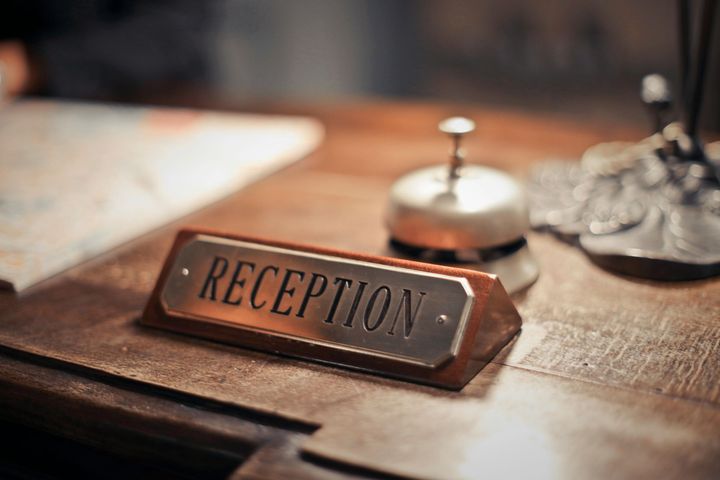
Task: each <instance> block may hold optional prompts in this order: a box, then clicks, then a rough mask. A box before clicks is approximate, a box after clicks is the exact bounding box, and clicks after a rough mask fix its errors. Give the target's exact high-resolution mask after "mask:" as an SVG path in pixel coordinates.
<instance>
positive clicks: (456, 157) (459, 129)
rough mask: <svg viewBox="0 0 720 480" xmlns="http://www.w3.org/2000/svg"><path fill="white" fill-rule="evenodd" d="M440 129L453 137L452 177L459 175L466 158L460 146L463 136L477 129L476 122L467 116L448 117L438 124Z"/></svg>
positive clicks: (451, 153)
mask: <svg viewBox="0 0 720 480" xmlns="http://www.w3.org/2000/svg"><path fill="white" fill-rule="evenodd" d="M438 130H440V131H441V132H443V133H445V134H447V135H449V136H450V138H451V139H452V142H453V144H452V148H451V150H450V178H457V177H458V170H459V169H460V167H461V166H462V164H463V160H464V159H465V151H464V150H463V148H462V147H461V146H460V142H461V140H462V136H463V135H465V134H466V133H470V132H472V131H474V130H475V122H473V121H472V120H470V119H469V118H465V117H450V118H446V119H445V120H443V121H442V122H440V123H439V124H438Z"/></svg>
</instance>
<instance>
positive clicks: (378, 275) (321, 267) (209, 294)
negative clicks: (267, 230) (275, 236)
mask: <svg viewBox="0 0 720 480" xmlns="http://www.w3.org/2000/svg"><path fill="white" fill-rule="evenodd" d="M160 299H161V304H162V306H163V308H164V309H165V311H166V313H167V314H168V315H170V316H175V317H181V318H185V319H192V320H196V321H200V322H208V323H216V324H223V325H228V326H232V327H234V328H238V329H241V330H253V331H257V332H263V333H267V334H270V335H273V336H278V337H283V338H289V339H292V340H295V341H300V342H304V343H307V344H309V345H310V346H312V345H323V346H326V347H331V348H335V349H340V350H351V351H353V352H357V353H362V354H366V355H368V356H374V357H381V358H388V359H392V360H394V361H400V362H404V363H409V364H413V365H420V366H424V367H429V368H434V367H438V366H440V365H442V364H443V363H444V362H446V361H448V360H450V359H452V358H453V357H454V356H455V355H457V353H458V350H459V348H460V341H461V339H462V337H463V334H464V332H465V328H466V326H467V323H468V319H469V316H470V312H471V310H472V307H473V304H474V301H475V297H474V294H473V291H472V289H471V288H470V285H469V283H468V281H467V280H466V279H465V278H463V277H453V276H447V275H441V274H436V273H429V272H423V271H418V270H412V269H407V268H398V267H394V266H387V265H382V264H376V263H370V262H364V261H359V260H352V259H347V258H342V257H334V256H331V255H323V254H316V253H309V252H305V251H300V250H290V249H286V248H279V247H274V246H268V245H263V244H260V243H251V242H245V241H239V240H231V239H227V238H222V237H215V236H211V235H203V234H199V235H197V236H195V237H194V238H193V239H191V240H190V241H188V242H187V243H186V244H185V245H183V246H182V247H181V249H180V251H179V253H178V255H177V256H176V257H175V261H174V263H173V265H172V267H171V269H170V272H169V274H168V275H167V278H166V281H165V284H164V286H163V287H162V291H161V296H160Z"/></svg>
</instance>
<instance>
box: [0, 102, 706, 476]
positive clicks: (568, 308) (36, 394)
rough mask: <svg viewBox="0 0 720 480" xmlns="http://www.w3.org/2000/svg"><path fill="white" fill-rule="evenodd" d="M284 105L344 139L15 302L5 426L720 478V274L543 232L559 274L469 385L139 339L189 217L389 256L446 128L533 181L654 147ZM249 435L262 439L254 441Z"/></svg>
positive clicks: (418, 113) (257, 453) (235, 453)
mask: <svg viewBox="0 0 720 480" xmlns="http://www.w3.org/2000/svg"><path fill="white" fill-rule="evenodd" d="M265 110H266V111H271V112H273V111H277V112H283V113H304V114H311V115H315V116H317V117H318V118H320V119H321V120H322V121H323V122H324V124H325V126H326V127H327V139H326V142H325V143H324V144H323V146H322V147H321V148H320V150H318V151H317V152H316V153H314V154H313V155H311V156H310V157H309V158H307V159H305V160H303V161H302V162H300V163H298V164H296V165H294V166H292V167H290V168H288V169H286V170H284V171H282V172H280V173H278V174H276V175H274V176H272V177H270V178H268V179H266V180H263V181H261V182H260V183H257V184H255V185H253V186H251V187H249V188H247V189H246V190H244V191H242V192H239V193H237V194H235V195H233V196H231V197H230V198H228V199H226V200H224V201H222V202H219V203H217V204H215V205H213V206H211V207H209V208H207V209H205V210H203V211H201V212H197V213H196V214H193V215H191V216H190V217H188V218H185V219H183V220H182V221H180V222H176V223H174V224H172V225H168V226H167V227H165V228H163V229H161V230H159V231H156V232H153V233H152V234H149V235H147V236H145V237H143V238H140V239H138V240H136V241H134V242H131V243H130V244H127V245H125V246H123V247H121V248H119V249H116V250H114V251H112V252H109V253H108V254H106V255H103V256H102V257H100V258H98V259H96V260H94V261H92V262H89V263H87V264H84V265H81V266H79V267H77V268H74V269H72V270H70V271H68V272H65V273H63V274H62V275H59V276H57V277H55V278H53V279H51V280H48V281H46V282H44V283H42V284H40V285H38V286H36V287H34V288H31V289H29V290H28V291H27V292H26V293H24V294H23V295H21V296H16V295H13V294H11V293H9V292H2V294H0V346H1V347H0V354H1V355H0V367H1V368H2V371H3V373H2V383H1V385H2V388H1V389H0V401H1V402H2V412H1V413H0V417H1V418H3V419H7V420H10V421H13V422H17V423H21V424H27V425H29V426H31V427H32V428H36V429H43V430H46V431H51V432H53V433H55V434H59V435H66V436H68V437H72V438H73V439H74V440H76V441H78V442H83V443H85V444H91V445H96V444H97V435H98V434H97V430H96V426H97V425H98V424H99V419H98V415H99V414H98V413H97V412H103V413H102V415H106V416H107V417H106V418H109V419H117V421H118V422H124V423H125V422H126V423H127V430H128V431H130V432H133V434H134V435H136V436H141V437H143V438H149V439H153V438H156V437H157V436H158V435H160V436H163V437H164V438H168V437H169V438H177V439H179V442H180V443H182V444H183V445H185V446H187V448H190V449H192V448H193V446H194V448H196V451H197V452H203V451H205V452H207V451H216V450H225V451H227V452H230V453H229V455H220V457H222V458H223V459H227V458H232V459H234V460H235V461H237V463H238V466H237V470H236V471H235V473H234V474H233V476H234V477H236V478H288V477H294V476H296V477H298V478H303V477H304V478H323V477H325V478H353V477H361V478H363V477H374V476H377V475H385V474H389V475H395V476H399V477H408V478H478V477H480V476H491V475H505V476H506V477H508V478H520V477H528V476H532V477H533V478H535V477H540V478H573V479H574V478H607V477H613V478H717V477H718V476H720V433H719V432H720V281H718V280H717V279H715V280H705V281H698V282H688V283H658V282H649V281H639V280H635V279H631V278H627V277H622V276H617V275H614V274H611V273H608V272H605V271H603V270H601V269H599V268H598V267H596V266H594V265H593V264H592V263H591V262H590V261H589V260H588V259H587V258H586V257H585V256H584V255H583V254H582V253H581V252H579V251H578V250H577V249H575V248H573V247H572V246H571V245H567V244H565V243H562V242H560V241H559V240H557V239H555V238H553V237H551V236H548V235H545V234H540V233H533V234H531V235H530V237H529V245H530V249H531V250H532V251H533V253H534V254H535V255H536V257H537V259H538V261H539V263H540V266H541V274H540V279H539V280H538V282H537V283H536V284H535V285H533V286H532V287H530V288H529V289H527V290H526V291H524V292H521V293H519V294H517V295H515V296H514V297H513V299H514V301H515V303H516V306H517V307H518V309H519V311H520V312H521V314H522V316H523V330H522V332H521V334H520V335H519V337H517V339H516V340H515V341H514V342H513V343H512V344H511V345H509V346H508V347H507V348H506V349H504V350H503V351H502V352H501V353H500V354H499V355H498V356H497V357H496V358H495V360H494V363H493V364H491V365H490V366H488V367H486V369H485V370H483V371H482V372H481V373H480V374H479V375H478V376H477V377H476V378H475V379H473V380H472V381H471V382H470V383H469V384H468V385H467V386H466V387H465V388H464V389H463V390H461V391H460V392H447V391H442V390H439V389H435V388H432V387H424V386H419V385H414V384H411V383H407V382H402V381H396V380H390V379H385V378H379V377H374V376H369V375H365V374H362V373H356V372H350V371H345V370H342V369H336V368H332V367H327V366H322V365H317V364H312V363H309V362H303V361H299V360H292V359H288V358H283V357H277V356H273V355H270V354H263V353H258V352H254V351H249V350H244V349H242V348H236V347H230V346H225V345H220V344H216V343H213V342H210V341H205V340H200V339H193V338H189V337H187V336H182V335H177V334H173V333H169V332H162V331H158V330H154V329H148V328H145V327H142V326H140V325H139V324H138V319H139V317H140V315H141V312H142V309H143V307H144V306H145V303H146V302H147V300H148V297H149V295H150V292H151V290H152V287H153V285H154V281H155V279H156V277H157V275H158V273H159V271H160V268H161V266H162V261H163V259H164V257H165V255H166V254H167V252H168V250H169V248H170V246H171V244H172V241H173V238H174V236H175V232H176V231H177V230H178V228H180V226H182V225H188V224H192V225H199V226H202V227H207V228H217V229H222V230H229V231H236V232H238V233H239V234H243V235H253V236H263V237H268V238H274V239H278V240H284V241H298V242H303V243H311V244H317V245H320V246H325V247H331V248H340V249H344V250H352V251H356V252H359V253H369V254H384V253H388V251H387V244H386V242H387V238H386V233H385V230H384V227H383V223H382V215H383V210H384V204H385V198H386V193H387V190H388V187H389V185H390V184H391V182H392V180H393V179H394V178H396V177H397V176H398V175H400V174H401V173H403V172H406V171H408V170H410V169H413V168H417V167H420V166H424V165H429V164H433V163H438V162H440V161H444V159H445V155H446V152H447V145H446V140H445V139H444V138H443V137H442V136H440V135H439V134H437V133H436V132H435V125H436V123H437V121H438V120H440V119H442V118H443V117H444V116H448V115H450V114H465V115H470V116H472V117H473V118H475V119H476V121H477V122H478V133H476V134H475V135H474V136H473V137H472V138H470V139H468V140H469V141H468V142H467V145H466V146H467V149H468V155H469V156H468V158H469V161H473V162H480V163H484V164H486V165H491V166H494V167H497V168H502V169H504V170H507V171H509V172H510V173H512V174H514V175H517V176H519V177H522V176H523V175H525V174H527V172H528V169H529V168H530V167H531V166H532V164H533V163H535V162H538V161H541V160H543V159H548V158H570V157H577V156H578V155H579V154H581V153H582V151H583V150H584V149H585V148H586V147H588V146H590V145H592V144H593V143H596V142H599V141H604V140H616V139H633V138H639V136H640V135H641V134H642V132H638V131H634V130H632V129H625V128H621V127H619V126H615V125H612V126H603V125H596V126H583V125H579V124H577V123H571V122H565V121H563V120H560V119H553V118H545V117H531V116H526V115H523V114H521V113H517V112H504V111H487V110H480V109H473V108H470V107H464V106H448V105H418V104H383V103H357V104H348V105H340V106H332V105H326V106H315V107H311V108H305V107H302V106H300V107H298V106H290V105H280V106H269V107H265ZM38 369H40V370H42V375H40V373H38V372H39V370H38ZM68 379H72V382H70V383H68V382H69V380H68ZM73 382H74V383H73ZM69 384H71V385H75V387H73V388H70V387H68V388H65V387H63V385H69ZM108 389H111V390H112V394H110V393H108ZM17 392H23V393H22V394H19V393H17ZM44 392H48V394H47V395H45V394H44ZM93 392H104V393H102V394H99V393H98V394H95V393H93ZM33 399H37V400H33ZM40 399H43V400H42V401H40ZM186 404H189V405H191V407H190V408H191V412H192V415H190V417H191V418H192V420H189V419H188V417H183V415H184V414H185V413H186V412H185V405H186ZM28 405H32V406H33V408H32V409H31V410H30V409H29V407H28ZM73 405H76V406H77V405H82V406H83V407H82V408H80V407H77V408H76V407H73ZM123 405H125V406H131V405H144V407H143V409H142V411H141V412H140V411H137V410H133V408H129V407H127V408H125V407H123ZM203 405H211V406H212V408H211V409H209V410H208V409H206V408H199V407H198V406H203ZM85 407H87V408H85ZM66 411H67V412H71V417H72V419H73V420H72V422H70V421H68V420H67V419H65V420H63V418H66V417H65V416H64V412H66ZM225 418H230V419H233V418H234V419H235V420H232V421H230V422H229V423H227V424H225V423H224V420H223V419H225ZM238 418H239V419H238ZM249 424H258V425H261V427H262V426H263V425H264V427H262V428H261V427H258V428H260V432H261V433H260V434H257V435H255V434H252V435H250V434H248V429H247V428H248V425H249ZM72 425H82V426H83V427H82V428H74V427H73V426H72ZM177 425H182V427H179V426H177ZM214 425H215V426H214ZM220 425H222V428H221V427H220ZM263 428H266V429H269V430H268V431H267V433H262V432H265V430H263ZM124 443H125V442H122V441H118V442H115V443H112V442H110V443H108V444H106V445H103V446H104V448H108V449H110V450H113V451H117V450H123V448H126V447H123V444H124ZM155 444H156V443H154V442H152V441H148V442H146V443H145V444H143V445H148V446H147V447H144V448H143V449H142V452H141V453H142V456H141V457H142V458H144V457H147V456H148V455H150V454H152V453H153V452H154V451H156V452H157V454H158V455H160V450H161V449H160V448H157V447H153V445H155ZM131 453H132V452H131ZM138 455H139V453H138V452H135V453H134V454H133V455H131V456H138ZM187 458H194V457H192V456H188V457H187ZM197 458H198V459H199V460H198V462H202V461H206V460H203V459H206V458H207V457H206V456H202V455H200V454H198V457H197ZM213 458H214V457H213ZM248 458H249V460H246V459H248ZM207 461H209V460H207ZM200 465H202V463H200Z"/></svg>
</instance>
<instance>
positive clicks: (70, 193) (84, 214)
mask: <svg viewBox="0 0 720 480" xmlns="http://www.w3.org/2000/svg"><path fill="white" fill-rule="evenodd" d="M322 136H323V129H322V126H321V125H320V124H319V123H318V122H317V121H315V120H312V119H309V118H301V117H278V116H262V115H244V114H232V113H220V112H208V111H197V110H184V109H171V108H162V109H161V108H149V107H128V106H117V105H106V104H90V103H76V102H57V101H39V100H22V101H17V102H14V103H12V104H10V105H7V106H5V107H4V108H2V109H0V281H1V282H3V283H6V284H7V286H10V287H11V288H13V289H15V290H16V291H20V290H22V289H24V288H27V287H28V286H30V285H32V284H34V283H36V282H39V281H41V280H43V279H45V278H48V277H50V276H52V275H54V274H56V273H58V272H60V271H62V270H64V269H66V268H69V267H71V266H73V265H76V264H78V263H80V262H82V261H84V260H86V259H88V258H90V257H93V256H95V255H98V254H100V253H102V252H104V251H107V250H109V249H111V248H113V247H115V246H117V245H120V244H121V243H123V242H126V241H128V240H130V239H132V238H134V237H136V236H138V235H141V234H143V233H146V232H148V231H150V230H152V229H153V228H156V227H158V226H160V225H163V224H165V223H168V222H170V221H172V220H174V219H176V218H178V217H180V216H183V215H185V214H188V213H190V212H192V211H194V210H197V209H199V208H201V207H203V206H205V205H207V204H209V203H212V202H214V201H216V200H219V199H221V198H223V197H225V196H227V195H229V194H230V193H232V192H234V191H236V190H238V189H239V188H241V187H243V186H245V185H247V184H249V183H251V182H252V181H254V180H257V179H259V178H261V177H263V176H266V175H268V174H269V173H271V172H273V171H275V170H277V169H279V168H281V167H283V166H285V165H287V164H289V163H291V162H293V161H296V160H299V159H300V158H302V157H303V156H305V155H306V154H308V153H309V152H310V151H312V150H313V149H314V148H315V147H316V146H317V145H318V144H319V142H320V141H321V139H322Z"/></svg>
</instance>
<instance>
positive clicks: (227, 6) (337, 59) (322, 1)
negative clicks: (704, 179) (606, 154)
mask: <svg viewBox="0 0 720 480" xmlns="http://www.w3.org/2000/svg"><path fill="white" fill-rule="evenodd" d="M6 1H7V2H9V3H6V4H5V5H6V6H5V7H4V15H2V17H0V34H1V35H0V37H4V38H13V37H17V36H23V35H24V36H26V37H27V39H28V42H29V43H30V44H31V45H32V48H33V52H35V54H36V55H37V56H39V57H41V58H42V59H43V62H42V63H43V71H44V73H45V77H46V83H45V85H44V87H43V89H42V90H41V93H44V94H48V95H55V96H62V97H77V98H105V99H115V100H127V101H134V100H135V101H136V100H138V99H142V100H143V101H146V100H148V99H150V100H152V99H158V100H160V99H161V97H163V96H168V95H169V94H170V93H177V92H190V91H192V92H194V94H195V98H196V99H197V98H201V99H202V98H203V97H204V96H206V97H207V98H210V97H213V98H221V99H226V100H227V101H228V102H233V103H238V102H239V103H242V102H249V101H250V102H262V101H267V100H273V101H276V100H279V101H283V100H288V99H290V100H300V101H311V102H317V101H337V100H348V99H356V98H368V97H382V98H386V97H389V98H394V99H398V98H399V99H417V98H420V99H430V100H438V101H445V100H450V101H454V102H461V103H462V102H471V103H475V104H488V105H494V106H498V105H499V106H502V107H507V108H515V109H525V110H532V111H541V112H553V113H556V114H560V115H566V116H573V117H577V118H579V119H588V120H592V119H600V120H604V121H608V120H609V121H620V122H623V123H643V122H645V123H648V125H649V122H648V121H647V118H646V112H645V111H644V110H643V107H642V105H641V104H640V102H639V98H638V90H639V84H640V80H641V78H642V77H643V75H646V74H648V73H653V72H659V73H661V74H663V75H666V76H667V77H668V78H669V79H670V80H671V81H672V82H673V85H674V86H675V87H677V86H678V85H677V81H676V77H677V75H676V65H677V60H678V55H677V51H676V43H677V29H676V17H675V14H676V3H675V2H674V1H671V0H656V1H653V0H633V1H631V2H627V1H621V0H583V1H569V0H566V1H559V0H549V1H542V2H538V1H530V0H485V1H472V0H444V1H439V0H435V1H419V0H418V1H415V0H302V1H286V0H215V1H204V2H201V1H189V0H175V1H172V0H145V1H132V0H73V1H64V2H54V1H49V0H45V1H42V0H6ZM4 3H5V2H4ZM693 3H694V4H695V5H696V6H697V5H699V2H697V0H696V1H694V2H693ZM717 13H718V14H720V12H717ZM716 20H717V19H716ZM716 23H717V21H716ZM713 44H714V50H712V51H711V57H710V72H709V78H708V81H707V88H706V92H707V94H706V102H705V108H704V111H703V119H704V120H703V123H702V126H703V127H704V128H706V129H713V130H720V94H719V93H718V85H719V84H720V62H719V61H718V60H720V32H717V31H716V32H715V35H714V39H713ZM175 98H182V97H175ZM180 102H182V101H180ZM195 104H197V101H196V102H195ZM200 104H202V101H201V102H200Z"/></svg>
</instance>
